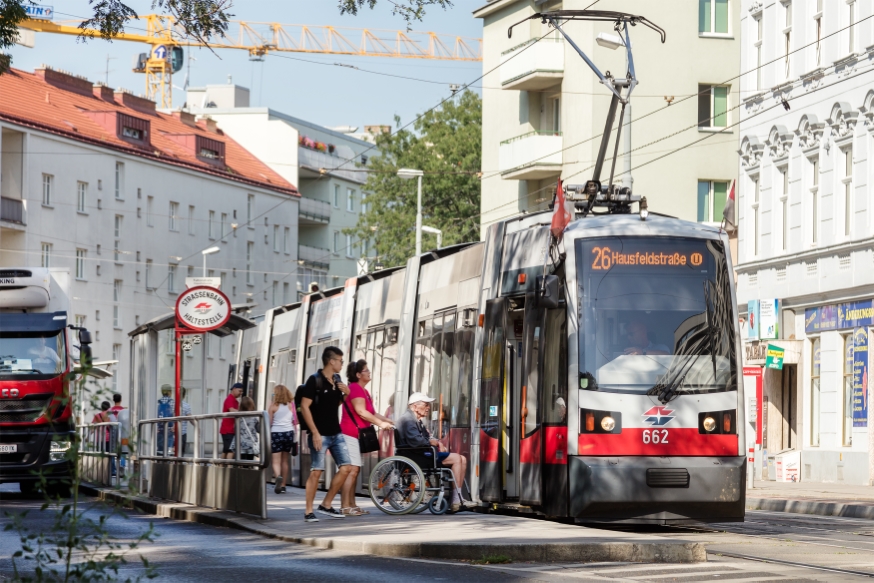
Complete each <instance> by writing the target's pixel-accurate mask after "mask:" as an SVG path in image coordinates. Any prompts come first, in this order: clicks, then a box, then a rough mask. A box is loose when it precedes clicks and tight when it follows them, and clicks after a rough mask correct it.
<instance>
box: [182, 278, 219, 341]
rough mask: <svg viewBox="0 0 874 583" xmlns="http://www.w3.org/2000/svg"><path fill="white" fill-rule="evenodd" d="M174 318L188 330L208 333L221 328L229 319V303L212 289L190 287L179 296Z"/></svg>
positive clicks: (217, 291)
mask: <svg viewBox="0 0 874 583" xmlns="http://www.w3.org/2000/svg"><path fill="white" fill-rule="evenodd" d="M176 318H177V320H178V321H179V322H180V323H181V324H182V325H184V326H185V327H187V328H188V329H189V330H192V331H194V332H209V331H210V330H215V329H216V328H221V327H222V326H224V325H225V324H226V323H227V322H228V320H229V319H230V318H231V302H230V300H228V296H226V295H225V294H223V293H222V292H221V291H219V290H217V289H215V288H213V287H206V286H198V287H192V288H189V289H187V290H185V291H184V292H182V293H181V294H179V298H178V299H177V300H176Z"/></svg>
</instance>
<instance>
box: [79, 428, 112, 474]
mask: <svg viewBox="0 0 874 583" xmlns="http://www.w3.org/2000/svg"><path fill="white" fill-rule="evenodd" d="M78 429H79V475H80V476H81V477H82V479H84V480H86V481H88V482H92V483H98V484H102V485H104V486H115V485H117V484H118V483H119V479H120V478H121V477H122V471H121V467H120V466H119V461H120V453H121V447H120V440H119V434H120V430H121V423H119V422H118V421H107V422H105V423H91V424H88V425H83V426H81V427H79V428H78Z"/></svg>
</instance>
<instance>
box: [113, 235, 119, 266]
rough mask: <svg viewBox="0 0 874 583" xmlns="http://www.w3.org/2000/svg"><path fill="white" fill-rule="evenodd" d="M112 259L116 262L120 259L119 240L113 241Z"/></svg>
mask: <svg viewBox="0 0 874 583" xmlns="http://www.w3.org/2000/svg"><path fill="white" fill-rule="evenodd" d="M112 260H113V261H115V262H116V263H119V262H120V261H121V241H118V240H116V241H114V242H113V246H112Z"/></svg>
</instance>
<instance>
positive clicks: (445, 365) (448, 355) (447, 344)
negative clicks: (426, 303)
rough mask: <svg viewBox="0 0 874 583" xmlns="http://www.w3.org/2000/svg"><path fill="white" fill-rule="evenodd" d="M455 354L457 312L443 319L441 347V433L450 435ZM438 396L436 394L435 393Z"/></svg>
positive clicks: (446, 435) (444, 435)
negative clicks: (451, 390)
mask: <svg viewBox="0 0 874 583" xmlns="http://www.w3.org/2000/svg"><path fill="white" fill-rule="evenodd" d="M454 355H455V314H447V315H446V318H445V319H444V320H443V343H442V345H441V349H440V387H439V391H440V398H439V401H438V402H440V401H442V404H443V407H442V409H441V410H440V415H439V418H440V420H442V425H441V427H440V429H441V431H440V432H439V435H441V436H442V437H448V435H449V426H450V423H451V421H452V407H453V406H454V404H455V403H454V402H453V401H452V400H451V392H450V385H451V384H452V379H453V378H454V377H453V375H452V366H453V361H454V360H455V359H454ZM435 396H436V395H435Z"/></svg>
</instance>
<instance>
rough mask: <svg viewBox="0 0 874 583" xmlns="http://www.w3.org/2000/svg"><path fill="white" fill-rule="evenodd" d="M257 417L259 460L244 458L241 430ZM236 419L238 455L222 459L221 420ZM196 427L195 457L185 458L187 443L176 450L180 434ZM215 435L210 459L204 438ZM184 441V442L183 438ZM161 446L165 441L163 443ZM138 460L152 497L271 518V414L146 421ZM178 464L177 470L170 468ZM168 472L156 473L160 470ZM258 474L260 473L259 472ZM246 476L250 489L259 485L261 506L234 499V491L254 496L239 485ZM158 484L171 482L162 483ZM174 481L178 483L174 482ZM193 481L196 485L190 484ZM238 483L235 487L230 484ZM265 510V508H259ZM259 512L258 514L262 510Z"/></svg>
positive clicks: (142, 480) (140, 434)
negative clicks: (242, 424) (268, 490)
mask: <svg viewBox="0 0 874 583" xmlns="http://www.w3.org/2000/svg"><path fill="white" fill-rule="evenodd" d="M251 417H255V418H257V419H258V420H259V421H260V426H259V427H258V428H257V429H258V431H257V433H258V441H259V443H258V448H257V451H256V453H255V454H254V456H255V457H256V458H257V459H251V460H247V459H242V458H241V452H240V450H241V449H242V447H241V440H240V435H241V432H245V429H243V430H241V427H240V420H241V419H244V418H251ZM224 419H233V421H234V446H235V447H234V457H233V458H231V459H228V458H223V457H219V456H221V455H222V454H221V453H220V450H219V447H220V445H221V444H222V439H221V433H220V430H221V421H222V420H224ZM183 422H184V423H187V424H191V426H192V427H193V429H194V431H193V435H194V440H193V451H192V455H190V456H187V455H185V452H184V449H185V443H184V442H183V443H182V444H180V447H179V448H176V447H174V446H175V445H176V444H175V443H174V439H175V437H176V436H179V437H181V436H182V435H185V433H187V432H183V426H182V424H183ZM209 422H212V425H213V427H212V429H211V430H209V431H205V430H204V426H205V425H207V424H208V423H209ZM208 434H211V435H212V439H213V441H212V444H213V447H212V451H211V452H210V454H211V455H207V454H206V452H205V449H206V448H205V447H204V438H205V437H206V436H207V435H208ZM180 441H181V439H180ZM159 442H160V443H159ZM136 443H137V448H136V451H137V460H138V463H139V469H140V473H139V491H140V492H145V491H146V490H147V489H148V492H149V493H150V494H153V493H155V492H158V493H159V494H161V493H163V494H169V495H159V497H162V498H167V499H175V500H177V501H179V502H187V503H190V504H197V505H200V506H211V507H213V508H218V509H224V510H236V511H237V512H246V513H247V514H260V516H261V517H262V518H267V497H266V492H265V488H266V486H265V484H266V476H265V473H264V470H265V469H266V468H267V467H268V466H269V464H270V453H271V450H270V425H269V419H268V416H267V412H266V411H239V412H236V413H210V414H206V415H187V416H180V417H161V418H158V419H143V420H141V421H139V423H137V437H136ZM169 466H174V468H172V469H171V468H169ZM159 467H160V468H162V469H160V471H157V472H156V469H157V468H159ZM228 471H230V472H240V471H246V472H250V474H239V473H237V474H236V475H235V476H230V475H226V473H227V472H228ZM256 473H257V475H254V474H256ZM241 476H243V477H244V478H245V479H244V480H242V481H244V482H248V485H249V486H254V485H256V484H257V485H258V492H260V495H257V496H256V498H257V500H256V502H257V504H256V505H253V504H252V503H250V502H252V501H251V500H250V499H248V498H247V499H246V500H243V501H242V503H241V501H240V500H234V499H233V498H234V494H235V493H234V492H231V491H232V490H234V488H240V489H241V491H242V490H245V492H246V494H247V496H248V495H251V494H252V493H253V492H251V491H249V490H248V489H246V488H245V487H244V486H243V485H241V484H237V481H240V480H237V481H235V480H234V478H240V477H241ZM158 480H164V481H166V482H168V483H160V484H158V483H157V481H158ZM170 481H173V482H174V483H172V484H171V483H169V482H170ZM189 482H191V483H189ZM229 482H232V483H233V485H229ZM255 506H259V507H260V508H257V509H256V508H255ZM256 510H257V511H256Z"/></svg>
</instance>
